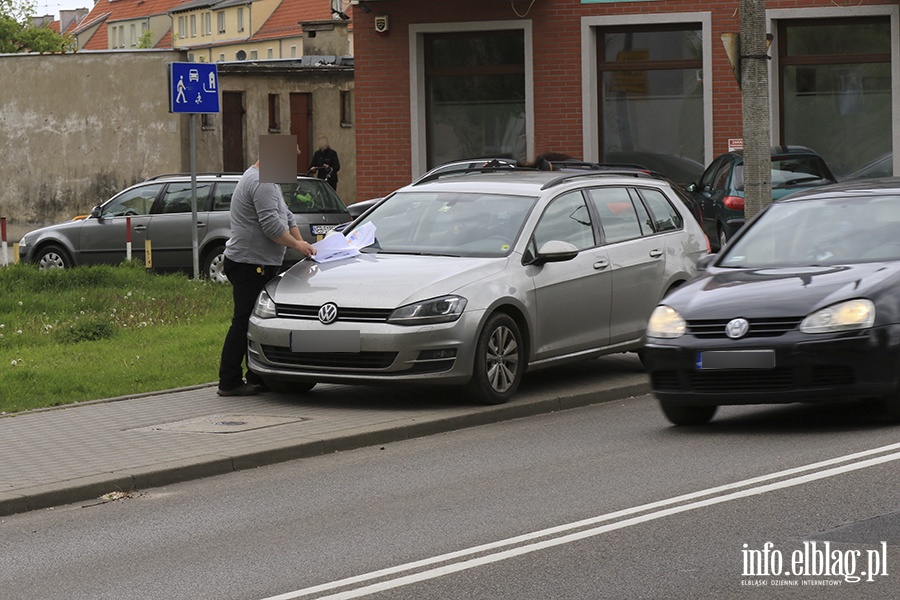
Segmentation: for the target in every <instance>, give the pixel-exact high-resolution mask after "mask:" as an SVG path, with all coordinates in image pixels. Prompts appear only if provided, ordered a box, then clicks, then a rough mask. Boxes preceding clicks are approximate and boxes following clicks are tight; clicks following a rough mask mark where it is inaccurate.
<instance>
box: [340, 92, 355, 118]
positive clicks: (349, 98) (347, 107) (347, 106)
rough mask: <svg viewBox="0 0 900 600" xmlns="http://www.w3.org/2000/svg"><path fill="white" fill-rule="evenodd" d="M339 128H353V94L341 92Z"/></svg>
mask: <svg viewBox="0 0 900 600" xmlns="http://www.w3.org/2000/svg"><path fill="white" fill-rule="evenodd" d="M341 127H353V92H351V91H349V90H342V91H341Z"/></svg>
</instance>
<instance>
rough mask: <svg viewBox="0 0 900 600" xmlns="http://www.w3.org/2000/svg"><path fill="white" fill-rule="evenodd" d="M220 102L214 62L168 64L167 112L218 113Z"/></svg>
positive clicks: (217, 75) (217, 77) (217, 76)
mask: <svg viewBox="0 0 900 600" xmlns="http://www.w3.org/2000/svg"><path fill="white" fill-rule="evenodd" d="M220 104H221V103H220V102H219V72H218V70H217V69H216V65H215V64H211V63H180V62H175V63H170V64H169V112H173V113H218V112H220V108H219V107H220Z"/></svg>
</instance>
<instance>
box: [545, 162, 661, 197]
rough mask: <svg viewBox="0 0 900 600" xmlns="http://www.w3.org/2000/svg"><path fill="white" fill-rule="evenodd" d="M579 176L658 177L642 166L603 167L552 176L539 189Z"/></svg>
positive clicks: (548, 187) (554, 185)
mask: <svg viewBox="0 0 900 600" xmlns="http://www.w3.org/2000/svg"><path fill="white" fill-rule="evenodd" d="M581 177H636V178H642V179H644V178H645V179H658V177H656V176H654V175H653V174H652V173H648V172H647V171H646V170H645V169H643V168H642V167H630V168H612V167H609V168H603V169H595V170H591V171H583V172H580V173H565V174H564V175H560V176H559V177H554V178H553V179H551V180H550V181H548V182H547V183H545V184H544V185H542V186H541V190H542V191H543V190H547V189H550V188H552V187H556V186H557V185H561V184H563V183H566V182H567V181H569V180H571V179H578V178H581Z"/></svg>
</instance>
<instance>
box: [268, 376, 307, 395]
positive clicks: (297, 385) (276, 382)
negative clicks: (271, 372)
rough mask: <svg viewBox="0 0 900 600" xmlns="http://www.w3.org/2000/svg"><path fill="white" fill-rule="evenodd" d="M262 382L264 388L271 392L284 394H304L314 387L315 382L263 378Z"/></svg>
mask: <svg viewBox="0 0 900 600" xmlns="http://www.w3.org/2000/svg"><path fill="white" fill-rule="evenodd" d="M262 380H263V382H265V384H266V387H267V388H269V389H270V390H272V391H273V392H281V393H284V394H305V393H306V392H308V391H310V390H311V389H313V388H314V387H316V382H315V381H291V380H289V379H280V378H278V377H271V376H265V375H264V376H263V378H262Z"/></svg>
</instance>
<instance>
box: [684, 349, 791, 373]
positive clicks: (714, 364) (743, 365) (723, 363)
mask: <svg viewBox="0 0 900 600" xmlns="http://www.w3.org/2000/svg"><path fill="white" fill-rule="evenodd" d="M774 368H775V351H774V350H709V351H707V352H698V353H697V370H698V371H701V370H703V371H706V370H711V369H774Z"/></svg>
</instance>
